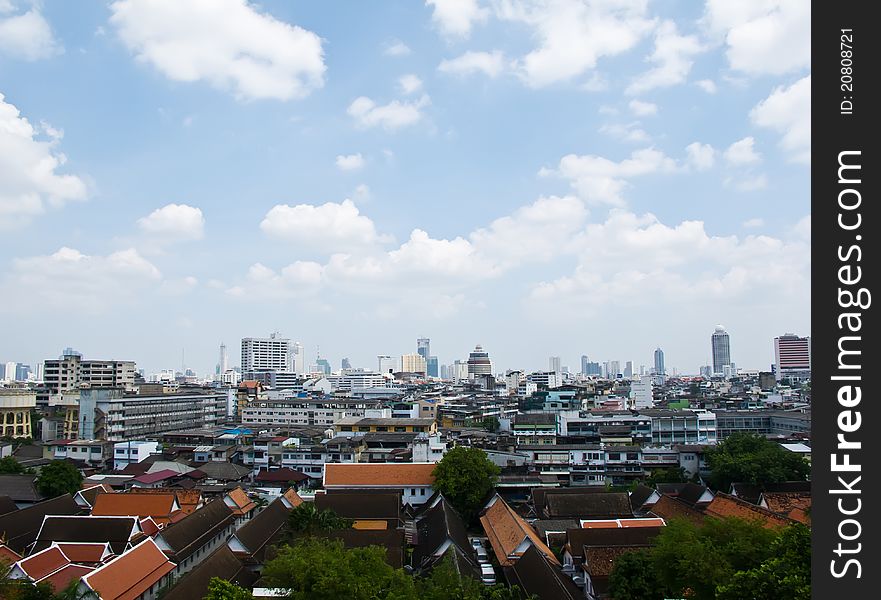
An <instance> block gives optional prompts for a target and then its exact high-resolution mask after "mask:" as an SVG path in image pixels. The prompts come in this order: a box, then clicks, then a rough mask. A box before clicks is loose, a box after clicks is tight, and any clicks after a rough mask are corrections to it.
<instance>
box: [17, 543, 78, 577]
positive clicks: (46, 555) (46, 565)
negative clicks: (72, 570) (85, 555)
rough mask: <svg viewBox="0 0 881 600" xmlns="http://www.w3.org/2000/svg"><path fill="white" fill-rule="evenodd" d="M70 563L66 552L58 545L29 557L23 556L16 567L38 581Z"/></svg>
mask: <svg viewBox="0 0 881 600" xmlns="http://www.w3.org/2000/svg"><path fill="white" fill-rule="evenodd" d="M69 563H70V560H68V558H67V556H65V555H64V552H62V551H61V550H59V549H58V548H56V547H52V548H47V549H45V550H43V551H41V552H37V553H36V554H31V555H30V556H28V557H27V558H23V559H21V560H20V561H18V562H17V563H15V567H17V568H18V569H21V570H22V571H23V572H24V574H25V575H27V576H28V577H30V578H31V579H33V580H34V581H38V580H40V579H43V578H44V577H47V576H49V575H51V574H52V573H54V572H55V571H57V570H58V569H60V568H62V567H66V566H67V565H68V564H69Z"/></svg>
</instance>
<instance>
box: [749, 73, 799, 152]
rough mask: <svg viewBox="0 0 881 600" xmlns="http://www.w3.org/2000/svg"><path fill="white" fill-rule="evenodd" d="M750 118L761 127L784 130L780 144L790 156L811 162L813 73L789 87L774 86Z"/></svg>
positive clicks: (753, 110) (781, 131)
mask: <svg viewBox="0 0 881 600" xmlns="http://www.w3.org/2000/svg"><path fill="white" fill-rule="evenodd" d="M750 119H751V120H752V122H753V123H755V124H756V125H758V126H760V127H767V128H769V129H773V130H774V131H777V132H778V133H780V134H782V136H783V138H782V139H781V140H780V147H781V148H783V150H784V151H785V152H786V153H788V154H789V157H790V160H792V161H793V162H799V163H804V164H810V162H811V76H810V75H808V76H807V77H805V78H803V79H799V80H798V81H796V82H795V83H793V84H792V85H791V86H789V87H783V86H781V87H778V88H775V89H774V91H773V92H771V95H770V96H768V97H767V98H765V99H764V100H762V101H761V102H759V103H758V104H757V105H756V106H755V108H753V109H752V111H751V112H750Z"/></svg>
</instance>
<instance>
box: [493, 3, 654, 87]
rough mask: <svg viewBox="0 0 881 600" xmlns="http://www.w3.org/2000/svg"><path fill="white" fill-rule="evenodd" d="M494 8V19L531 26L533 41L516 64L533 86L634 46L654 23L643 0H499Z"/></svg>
mask: <svg viewBox="0 0 881 600" xmlns="http://www.w3.org/2000/svg"><path fill="white" fill-rule="evenodd" d="M495 9H496V16H497V17H498V18H499V19H501V20H506V21H512V22H515V23H522V24H525V25H527V26H529V27H530V28H531V29H532V33H533V37H534V38H535V39H536V40H537V47H536V48H535V49H534V50H532V51H531V52H529V53H527V54H526V55H525V56H523V57H522V58H520V59H518V60H517V61H516V62H515V67H516V70H517V71H518V73H519V75H520V77H521V78H522V79H523V80H524V82H525V83H526V84H527V85H529V86H530V87H535V88H539V87H543V86H547V85H550V84H553V83H556V82H561V81H568V80H571V79H573V78H575V77H578V76H581V75H583V74H585V73H586V72H588V71H590V70H591V69H593V68H594V67H595V66H596V65H597V61H598V60H599V59H600V58H603V57H609V56H616V55H618V54H621V53H622V52H625V51H627V50H630V49H631V48H633V47H634V46H635V45H636V44H637V43H638V42H639V40H640V39H642V38H643V37H644V36H645V35H646V34H648V33H649V32H650V31H651V30H652V26H653V22H652V20H651V19H649V18H648V14H647V13H648V2H647V1H646V0H606V1H603V2H586V1H584V0H503V1H499V2H496V3H495Z"/></svg>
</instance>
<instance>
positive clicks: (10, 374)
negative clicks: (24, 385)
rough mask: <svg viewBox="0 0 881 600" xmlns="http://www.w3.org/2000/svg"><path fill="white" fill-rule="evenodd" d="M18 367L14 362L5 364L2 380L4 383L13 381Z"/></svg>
mask: <svg viewBox="0 0 881 600" xmlns="http://www.w3.org/2000/svg"><path fill="white" fill-rule="evenodd" d="M16 367H18V363H16V362H8V363H6V368H5V370H4V375H3V380H4V381H15V369H16Z"/></svg>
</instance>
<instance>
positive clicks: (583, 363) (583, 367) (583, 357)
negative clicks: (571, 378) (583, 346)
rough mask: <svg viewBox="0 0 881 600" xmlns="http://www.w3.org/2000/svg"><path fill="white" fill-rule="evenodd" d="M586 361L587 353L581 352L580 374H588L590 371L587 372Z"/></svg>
mask: <svg viewBox="0 0 881 600" xmlns="http://www.w3.org/2000/svg"><path fill="white" fill-rule="evenodd" d="M588 362H589V360H588V358H587V354H582V355H581V374H582V375H590V373H588V372H587V364H588Z"/></svg>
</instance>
